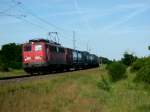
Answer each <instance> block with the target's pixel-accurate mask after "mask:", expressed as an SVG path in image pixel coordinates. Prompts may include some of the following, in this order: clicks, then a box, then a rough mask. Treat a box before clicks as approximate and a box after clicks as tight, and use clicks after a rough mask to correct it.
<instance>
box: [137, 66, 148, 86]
mask: <svg viewBox="0 0 150 112" xmlns="http://www.w3.org/2000/svg"><path fill="white" fill-rule="evenodd" d="M135 81H136V82H144V83H148V84H150V64H147V65H145V66H143V67H142V68H141V69H140V70H139V71H138V72H137V74H136V77H135Z"/></svg>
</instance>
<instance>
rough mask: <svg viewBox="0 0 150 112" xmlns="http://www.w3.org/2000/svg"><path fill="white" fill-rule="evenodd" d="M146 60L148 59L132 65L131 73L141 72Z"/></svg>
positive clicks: (139, 60) (137, 61)
mask: <svg viewBox="0 0 150 112" xmlns="http://www.w3.org/2000/svg"><path fill="white" fill-rule="evenodd" d="M146 60H147V59H144V58H142V59H138V60H136V61H135V62H134V63H133V64H132V66H131V68H130V71H131V72H137V71H138V70H140V69H141V68H142V67H143V66H144V65H145V64H146Z"/></svg>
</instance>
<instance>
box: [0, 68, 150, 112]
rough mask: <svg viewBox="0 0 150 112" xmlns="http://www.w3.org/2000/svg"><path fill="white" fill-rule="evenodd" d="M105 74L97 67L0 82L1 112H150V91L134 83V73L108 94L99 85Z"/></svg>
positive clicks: (113, 85) (114, 85) (114, 84)
mask: <svg viewBox="0 0 150 112" xmlns="http://www.w3.org/2000/svg"><path fill="white" fill-rule="evenodd" d="M102 75H103V76H106V77H107V72H106V70H105V69H103V70H100V69H99V68H95V69H89V70H81V71H75V72H67V73H61V74H58V75H50V76H45V78H39V79H38V78H36V79H32V80H26V81H22V82H19V83H18V82H13V83H12V82H7V83H0V112H150V90H149V89H147V88H146V86H143V85H140V84H135V83H133V81H132V80H133V78H134V76H135V74H131V73H128V74H127V75H128V78H127V79H123V80H120V81H118V82H116V83H111V88H110V90H109V91H107V90H104V89H103V88H101V87H99V86H98V85H99V83H100V82H101V76H102ZM43 77H44V76H43Z"/></svg>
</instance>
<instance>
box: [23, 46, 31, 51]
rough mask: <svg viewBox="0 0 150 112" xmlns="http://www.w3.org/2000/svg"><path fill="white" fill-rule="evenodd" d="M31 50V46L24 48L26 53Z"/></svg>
mask: <svg viewBox="0 0 150 112" xmlns="http://www.w3.org/2000/svg"><path fill="white" fill-rule="evenodd" d="M31 49H32V47H31V45H25V46H24V51H31Z"/></svg>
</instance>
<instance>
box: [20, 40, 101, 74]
mask: <svg viewBox="0 0 150 112" xmlns="http://www.w3.org/2000/svg"><path fill="white" fill-rule="evenodd" d="M22 51H23V52H22V57H23V68H24V70H25V71H26V72H27V73H30V74H34V73H38V74H39V73H49V72H52V71H69V70H70V69H75V70H77V69H85V68H92V67H97V66H98V65H99V62H98V57H97V56H96V55H95V54H90V53H89V52H87V51H79V50H74V49H71V48H66V47H63V46H62V45H60V44H58V43H56V42H54V41H50V40H47V39H32V40H29V42H27V43H25V44H23V47H22Z"/></svg>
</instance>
